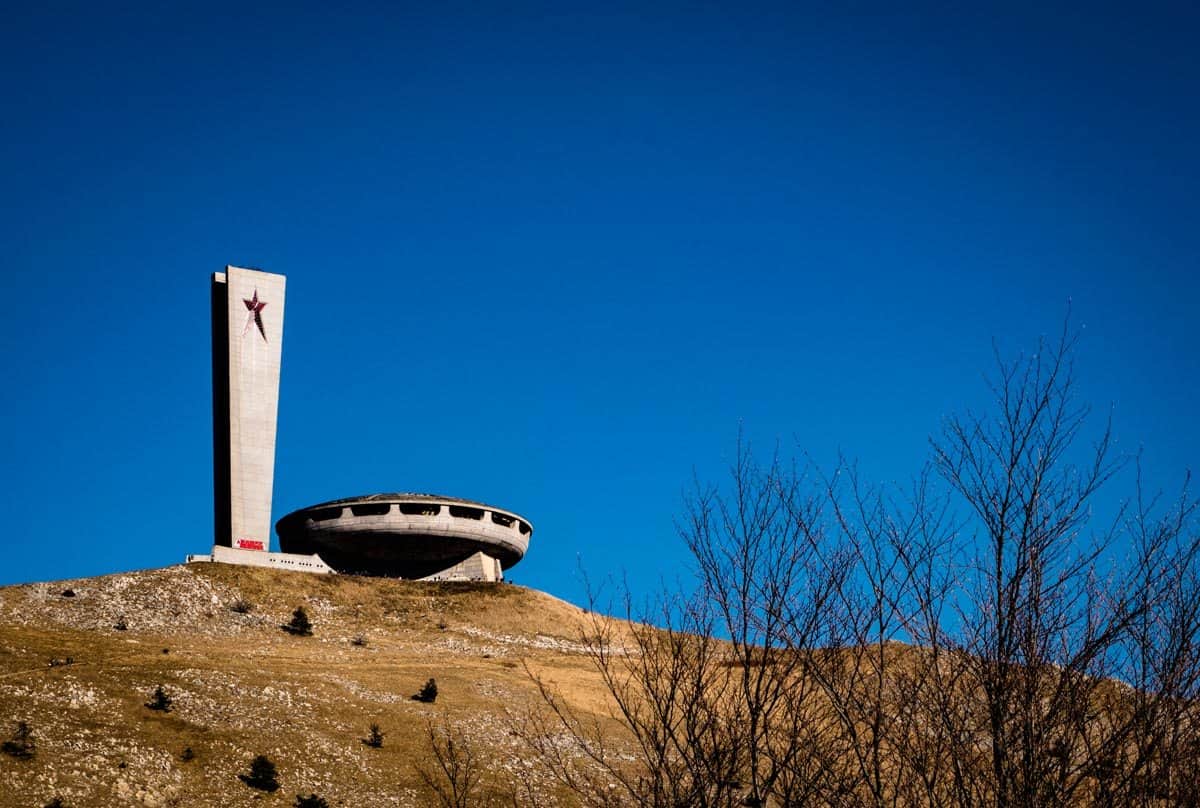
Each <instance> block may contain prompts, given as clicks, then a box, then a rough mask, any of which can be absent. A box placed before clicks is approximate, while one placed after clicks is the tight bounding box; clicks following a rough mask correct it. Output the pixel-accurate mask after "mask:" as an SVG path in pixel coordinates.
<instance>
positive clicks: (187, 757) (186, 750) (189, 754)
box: [179, 746, 196, 763]
mask: <svg viewBox="0 0 1200 808" xmlns="http://www.w3.org/2000/svg"><path fill="white" fill-rule="evenodd" d="M179 759H180V760H182V761H183V762H184V763H190V762H191V761H193V760H195V759H196V753H195V752H193V751H192V747H190V746H185V747H183V752H181V753H180V755H179Z"/></svg>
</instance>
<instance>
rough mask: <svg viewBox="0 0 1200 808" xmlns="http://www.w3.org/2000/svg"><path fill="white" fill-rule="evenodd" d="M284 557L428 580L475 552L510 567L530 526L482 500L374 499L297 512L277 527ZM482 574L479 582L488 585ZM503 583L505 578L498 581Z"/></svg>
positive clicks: (520, 555)
mask: <svg viewBox="0 0 1200 808" xmlns="http://www.w3.org/2000/svg"><path fill="white" fill-rule="evenodd" d="M275 529H276V531H277V532H278V534H279V544H280V547H281V548H282V549H283V550H284V551H285V552H291V553H300V554H312V553H317V554H319V555H320V556H321V558H323V559H324V560H325V561H326V562H327V563H328V564H329V565H330V566H332V567H333V568H334V569H336V570H338V571H339V572H348V573H362V574H368V575H386V576H394V577H401V578H427V577H430V576H436V575H439V574H441V573H447V572H448V571H449V569H450V568H452V567H454V566H455V565H458V564H462V563H463V562H465V561H466V560H467V559H468V558H470V557H471V556H473V555H476V554H477V553H483V554H485V555H487V556H489V557H490V558H491V559H493V560H495V561H498V562H499V565H500V567H501V569H508V568H509V567H511V566H513V565H514V564H516V563H517V562H518V561H520V560H521V559H522V558H523V557H524V556H525V552H526V550H528V548H529V541H530V538H531V536H532V535H533V526H532V525H530V523H529V521H528V520H526V519H524V518H523V517H521V516H519V515H517V514H515V513H512V512H511V511H506V510H503V509H500V508H497V507H495V506H492V505H485V504H483V503H480V502H471V501H469V500H464V499H457V498H454V497H440V496H435V495H431V494H413V493H396V494H371V495H369V496H362V497H351V498H348V499H339V500H334V501H332V502H324V503H321V504H319V505H313V506H310V507H308V508H302V509H300V510H298V511H294V512H292V513H290V514H288V515H287V516H285V517H283V518H282V519H280V520H279V522H278V523H277V524H276V526H275ZM491 574H492V573H490V572H489V573H486V574H485V572H484V571H482V568H481V571H480V575H481V576H485V577H482V578H480V580H492V578H490V577H487V576H490V575H491ZM500 577H502V576H500Z"/></svg>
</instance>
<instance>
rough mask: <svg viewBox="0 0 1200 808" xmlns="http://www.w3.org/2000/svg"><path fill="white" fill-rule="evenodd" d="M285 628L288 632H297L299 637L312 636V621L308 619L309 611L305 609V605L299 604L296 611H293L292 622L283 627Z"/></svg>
mask: <svg viewBox="0 0 1200 808" xmlns="http://www.w3.org/2000/svg"><path fill="white" fill-rule="evenodd" d="M283 630H284V631H286V632H287V633H288V634H295V635H296V636H297V637H311V636H312V623H311V622H310V621H309V619H308V612H306V611H304V607H303V606H297V607H296V611H294V612H292V622H290V623H288V624H287V625H285V626H284V627H283Z"/></svg>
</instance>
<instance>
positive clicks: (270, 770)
mask: <svg viewBox="0 0 1200 808" xmlns="http://www.w3.org/2000/svg"><path fill="white" fill-rule="evenodd" d="M238 779H240V780H241V781H242V782H243V783H245V784H246V785H248V786H250V787H251V788H257V789H258V790H259V791H278V790H279V780H278V779H277V774H276V771H275V764H274V763H272V762H271V759H270V758H269V757H267V756H266V755H259V756H258V757H256V758H254V760H252V761H250V773H249V774H239V775H238Z"/></svg>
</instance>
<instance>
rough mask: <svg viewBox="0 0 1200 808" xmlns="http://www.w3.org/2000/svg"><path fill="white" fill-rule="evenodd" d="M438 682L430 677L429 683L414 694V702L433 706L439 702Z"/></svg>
mask: <svg viewBox="0 0 1200 808" xmlns="http://www.w3.org/2000/svg"><path fill="white" fill-rule="evenodd" d="M437 693H438V691H437V682H435V681H434V680H433V677H432V676H431V677H429V681H428V682H426V683H425V684H424V685H422V686H421V689H420V690H419V691H417V692H416V693H414V694H413V697H412V698H413V701H423V702H425V703H426V704H433V703H434V702H435V701H437Z"/></svg>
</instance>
